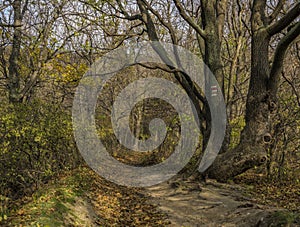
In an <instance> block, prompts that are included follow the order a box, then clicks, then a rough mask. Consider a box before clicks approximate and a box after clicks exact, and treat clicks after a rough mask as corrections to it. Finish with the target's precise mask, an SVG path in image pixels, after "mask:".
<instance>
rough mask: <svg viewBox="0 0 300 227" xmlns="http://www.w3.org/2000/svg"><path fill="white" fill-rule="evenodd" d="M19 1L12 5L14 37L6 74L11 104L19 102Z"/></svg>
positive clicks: (20, 14) (20, 36)
mask: <svg viewBox="0 0 300 227" xmlns="http://www.w3.org/2000/svg"><path fill="white" fill-rule="evenodd" d="M21 3H22V1H21V0H15V1H14V2H13V4H12V6H13V9H14V25H13V26H14V35H13V42H12V50H11V54H10V57H9V73H8V93H9V101H10V102H11V103H18V102H21V98H20V75H19V64H18V61H19V56H20V50H21V39H22V31H21V24H22V17H23V16H22V9H21V7H22V6H21Z"/></svg>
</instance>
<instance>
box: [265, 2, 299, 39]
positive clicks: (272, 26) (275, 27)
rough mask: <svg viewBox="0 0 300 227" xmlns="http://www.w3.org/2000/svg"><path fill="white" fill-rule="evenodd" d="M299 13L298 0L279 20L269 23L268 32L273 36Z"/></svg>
mask: <svg viewBox="0 0 300 227" xmlns="http://www.w3.org/2000/svg"><path fill="white" fill-rule="evenodd" d="M299 15H300V2H298V3H297V4H296V5H295V6H294V7H293V8H292V9H291V10H290V11H288V12H287V14H286V15H284V16H283V17H282V18H281V19H280V20H278V21H276V22H274V23H273V24H270V25H269V26H268V27H267V31H268V33H269V34H270V35H271V36H273V35H275V34H277V33H278V32H280V31H282V30H283V29H285V28H286V27H287V26H289V25H290V24H291V23H292V22H293V20H295V19H296V18H297V17H298V16H299Z"/></svg>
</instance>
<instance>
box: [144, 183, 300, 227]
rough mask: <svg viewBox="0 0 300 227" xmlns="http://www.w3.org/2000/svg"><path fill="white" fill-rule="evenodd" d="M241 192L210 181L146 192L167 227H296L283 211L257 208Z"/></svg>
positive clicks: (235, 187) (255, 204)
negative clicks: (164, 216)
mask: <svg viewBox="0 0 300 227" xmlns="http://www.w3.org/2000/svg"><path fill="white" fill-rule="evenodd" d="M242 191H243V190H242V188H241V187H239V186H235V185H228V184H220V183H216V182H213V181H208V182H207V183H205V184H204V183H198V182H195V181H178V182H172V183H162V184H160V185H156V186H152V187H149V188H147V189H146V190H145V192H146V193H147V195H148V196H150V200H149V201H150V202H151V203H152V204H154V205H157V206H158V209H159V210H161V211H163V212H165V213H166V214H167V216H168V219H169V221H170V223H171V224H170V226H212V227H217V226H222V227H231V226H245V227H251V226H297V225H293V224H291V225H290V224H289V223H287V221H286V220H285V216H284V211H280V210H278V209H277V210H276V209H272V208H269V207H266V206H261V205H258V204H257V203H256V201H255V200H254V199H251V198H247V197H245V196H244V195H243V193H242ZM281 212H282V213H281Z"/></svg>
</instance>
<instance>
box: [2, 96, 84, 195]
mask: <svg viewBox="0 0 300 227" xmlns="http://www.w3.org/2000/svg"><path fill="white" fill-rule="evenodd" d="M78 161H79V156H78V152H77V149H76V146H75V142H74V139H73V132H72V120H71V116H70V114H68V113H67V112H66V111H63V110H61V109H60V108H59V106H58V105H53V104H46V103H43V102H39V101H34V102H31V103H29V104H15V105H11V104H8V103H1V104H0V165H1V168H0V175H1V182H0V191H1V192H3V191H4V192H6V193H4V194H10V195H11V194H12V193H15V194H16V193H17V194H18V193H20V192H26V191H28V190H30V189H32V188H35V187H36V186H39V184H40V183H41V182H43V181H47V180H48V179H49V178H50V177H51V176H53V175H54V174H55V173H57V172H58V171H60V170H63V169H68V168H72V167H75V166H76V165H77V164H78Z"/></svg>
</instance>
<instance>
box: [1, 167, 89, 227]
mask: <svg viewBox="0 0 300 227" xmlns="http://www.w3.org/2000/svg"><path fill="white" fill-rule="evenodd" d="M88 174H89V173H88V171H87V169H86V168H79V169H77V170H75V171H73V172H72V173H68V174H65V175H61V176H60V177H59V179H58V180H54V181H52V182H50V183H49V184H47V185H45V186H44V187H42V188H41V189H39V190H38V191H36V192H35V193H34V194H33V195H32V197H31V199H29V201H27V202H24V203H23V204H22V205H21V206H19V207H17V208H15V209H14V210H13V211H11V212H10V214H9V215H8V218H7V220H6V221H4V220H3V223H0V224H3V225H8V226H35V227H36V226H45V227H47V226H50V227H52V226H53V227H58V226H66V223H65V221H66V220H65V216H66V214H71V215H72V210H71V209H70V207H71V206H72V205H74V204H75V202H76V200H78V197H81V196H82V195H83V193H84V192H85V191H86V190H87V189H88V188H89V186H90V179H89V176H88ZM27 199H28V198H27ZM73 216H74V219H76V215H73ZM75 221H77V222H78V223H79V222H80V220H75Z"/></svg>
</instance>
